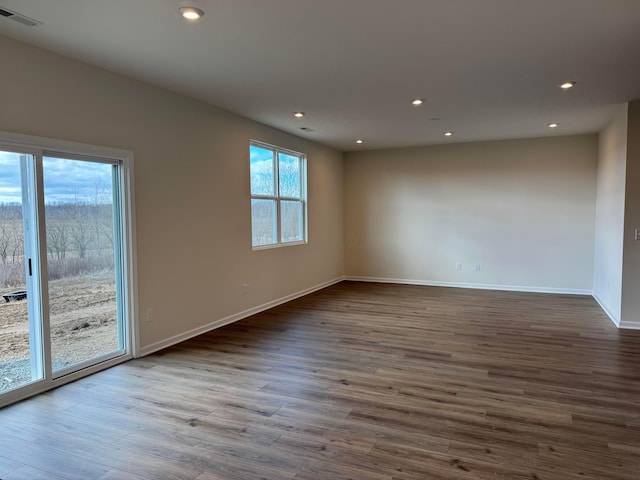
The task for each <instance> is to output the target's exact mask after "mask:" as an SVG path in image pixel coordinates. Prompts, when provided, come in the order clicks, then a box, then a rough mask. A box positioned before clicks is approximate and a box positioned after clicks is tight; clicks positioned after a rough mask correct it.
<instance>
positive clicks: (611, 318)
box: [592, 292, 638, 328]
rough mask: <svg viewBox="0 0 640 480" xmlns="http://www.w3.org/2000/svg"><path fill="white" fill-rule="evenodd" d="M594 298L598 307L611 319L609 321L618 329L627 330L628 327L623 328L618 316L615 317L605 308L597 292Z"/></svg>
mask: <svg viewBox="0 0 640 480" xmlns="http://www.w3.org/2000/svg"><path fill="white" fill-rule="evenodd" d="M592 297H593V299H594V300H595V301H596V302H598V305H600V308H601V309H602V311H603V312H604V313H606V314H607V316H608V317H609V319H610V320H611V321H612V322H613V324H614V325H615V326H616V327H618V328H627V327H623V326H622V325H621V324H620V319H618V318H617V317H616V316H615V315H614V314H613V313H612V312H611V311H610V310H609V309H608V308H607V307H606V306H605V304H604V303H603V302H602V300H600V297H598V295H597V294H596V293H595V292H593V295H592ZM636 328H638V327H636Z"/></svg>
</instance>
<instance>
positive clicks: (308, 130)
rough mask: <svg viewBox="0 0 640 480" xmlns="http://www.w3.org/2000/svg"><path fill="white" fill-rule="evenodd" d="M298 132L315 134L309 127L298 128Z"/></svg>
mask: <svg viewBox="0 0 640 480" xmlns="http://www.w3.org/2000/svg"><path fill="white" fill-rule="evenodd" d="M300 130H302V131H303V132H315V130H314V129H313V128H309V127H300Z"/></svg>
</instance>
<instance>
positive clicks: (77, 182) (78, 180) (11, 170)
mask: <svg viewBox="0 0 640 480" xmlns="http://www.w3.org/2000/svg"><path fill="white" fill-rule="evenodd" d="M43 168H44V191H45V202H46V203H47V204H52V203H53V204H56V203H69V202H75V201H79V202H89V203H94V202H95V201H96V199H97V200H98V202H99V203H105V202H111V169H112V166H111V165H108V164H103V163H93V162H80V161H76V160H63V159H59V158H48V157H45V158H44V163H43ZM21 201H22V198H21V193H20V155H19V154H16V153H7V152H0V203H20V202H21Z"/></svg>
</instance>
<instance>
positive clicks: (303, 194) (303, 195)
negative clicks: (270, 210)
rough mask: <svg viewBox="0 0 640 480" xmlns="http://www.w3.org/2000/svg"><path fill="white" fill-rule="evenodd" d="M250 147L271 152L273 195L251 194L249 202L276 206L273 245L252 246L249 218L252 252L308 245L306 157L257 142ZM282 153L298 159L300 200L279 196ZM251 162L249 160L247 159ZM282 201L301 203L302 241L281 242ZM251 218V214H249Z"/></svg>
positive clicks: (253, 141)
mask: <svg viewBox="0 0 640 480" xmlns="http://www.w3.org/2000/svg"><path fill="white" fill-rule="evenodd" d="M251 147H258V148H262V149H265V150H271V151H272V152H273V159H274V167H273V175H274V177H273V178H274V184H275V185H274V189H275V192H274V195H254V194H253V193H251V201H253V200H272V201H274V202H275V205H276V232H275V233H276V241H275V243H269V244H264V245H254V244H253V218H251V248H252V250H265V249H270V248H280V247H289V246H294V245H304V244H306V243H308V216H307V156H306V155H305V154H304V153H301V152H296V151H294V150H290V149H287V148H283V147H278V146H276V145H271V144H268V143H264V142H260V141H258V140H251V141H250V142H249V149H251ZM280 153H283V154H286V155H291V156H294V157H298V158H299V159H300V198H298V197H285V196H282V195H280V170H279V169H280V160H279V154H280ZM249 162H251V159H249ZM249 171H251V164H249ZM249 191H250V192H251V176H249ZM283 201H294V202H300V203H302V213H301V215H302V225H301V227H302V240H294V241H291V242H283V241H282V235H281V232H282V225H281V223H282V217H281V212H280V204H281V202H283ZM251 216H253V213H251Z"/></svg>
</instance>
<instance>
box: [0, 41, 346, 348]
mask: <svg viewBox="0 0 640 480" xmlns="http://www.w3.org/2000/svg"><path fill="white" fill-rule="evenodd" d="M0 58H2V75H0V105H1V107H0V130H2V131H8V132H13V133H21V134H28V135H37V136H43V137H52V138H57V139H61V140H69V141H77V142H83V143H90V144H96V145H102V146H107V147H116V148H123V149H129V150H132V151H133V152H134V155H135V160H134V164H135V193H136V199H135V200H136V217H137V243H138V245H137V253H138V273H139V277H138V280H139V287H138V292H139V311H141V312H145V311H146V309H147V308H153V310H154V318H155V320H154V322H153V323H146V322H141V323H140V343H141V345H142V347H143V349H144V348H146V349H147V350H148V349H149V348H153V347H154V346H155V347H157V346H160V345H162V344H163V343H165V342H167V341H171V339H176V338H179V337H180V336H181V335H184V334H185V332H189V331H194V330H197V329H199V328H202V327H203V326H206V325H209V324H211V323H212V322H216V321H219V320H220V319H223V318H225V317H228V316H231V315H236V314H238V313H240V312H243V311H246V310H248V309H251V308H253V307H257V306H260V305H263V304H265V303H268V302H272V301H275V300H277V299H280V298H282V297H285V296H288V295H292V294H295V293H296V292H300V291H303V290H305V289H309V288H313V287H315V286H318V285H320V284H323V283H324V282H329V281H331V280H333V279H336V278H339V277H341V276H342V274H343V270H344V268H343V249H342V238H343V232H342V224H343V222H342V211H343V206H342V172H343V170H342V154H341V153H340V152H337V151H335V150H332V149H330V148H326V147H323V146H320V145H317V144H314V143H311V142H308V141H305V140H303V139H301V138H298V137H294V136H291V135H288V134H285V133H282V132H280V131H277V130H274V129H272V128H268V127H266V126H263V125H260V124H257V123H254V122H251V121H249V120H246V119H243V118H240V117H237V116H235V115H232V114H229V113H225V112H223V111H221V110H218V109H216V108H214V107H211V106H208V105H205V104H203V103H200V102H197V101H194V100H190V99H188V98H185V97H182V96H179V95H175V94H172V93H169V92H167V91H165V90H162V89H158V88H155V87H151V86H149V85H146V84H143V83H141V82H137V81H134V80H130V79H127V78H124V77H121V76H118V75H115V74H111V73H108V72H106V71H104V70H100V69H97V68H93V67H90V66H88V65H85V64H81V63H78V62H75V61H71V60H68V59H65V58H62V57H59V56H56V55H53V54H50V53H47V52H45V51H42V50H39V49H35V48H32V47H29V46H26V45H24V44H21V43H17V42H14V41H12V40H8V39H5V38H2V37H0ZM286 113H287V112H283V114H286ZM250 139H256V140H260V141H263V142H268V143H272V144H276V145H281V146H283V147H287V148H290V149H293V150H297V151H301V152H304V153H306V154H307V156H308V177H309V184H308V196H309V244H308V245H303V246H295V247H289V248H278V249H271V250H262V251H255V252H254V251H252V250H251V232H250V228H251V226H250V200H249V171H248V168H249V165H248V164H249V160H248V149H249V140H250ZM243 283H248V284H249V287H248V291H247V294H243V293H242V284H243Z"/></svg>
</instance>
